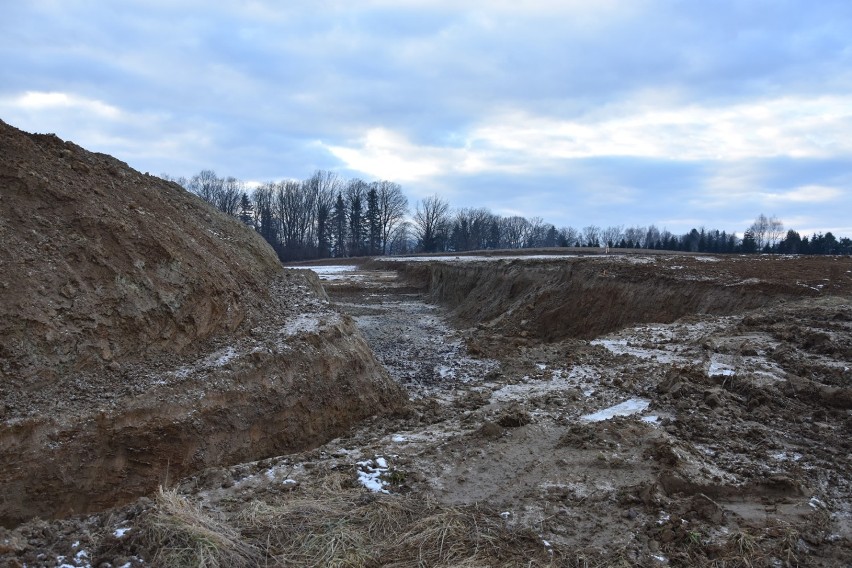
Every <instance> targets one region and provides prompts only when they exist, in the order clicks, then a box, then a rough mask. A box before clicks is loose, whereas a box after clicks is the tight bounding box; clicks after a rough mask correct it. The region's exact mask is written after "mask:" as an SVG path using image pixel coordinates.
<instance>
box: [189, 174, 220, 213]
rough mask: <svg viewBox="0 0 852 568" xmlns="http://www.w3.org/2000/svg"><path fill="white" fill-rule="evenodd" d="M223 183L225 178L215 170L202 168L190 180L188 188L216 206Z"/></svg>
mask: <svg viewBox="0 0 852 568" xmlns="http://www.w3.org/2000/svg"><path fill="white" fill-rule="evenodd" d="M223 184H224V180H223V179H222V178H220V177H218V176H217V175H216V172H214V171H213V170H201V171H200V172H199V173H197V174H195V175H194V176H192V178H191V179H190V180H189V187H188V188H187V189H189V191H191V192H192V193H194V194H195V195H197V196H199V197H200V198H201V199H203V200H204V201H206V202H207V203H209V204H211V205H213V206H214V207H215V205H216V198H217V196H218V195H219V193H220V192H221V191H222V185H223Z"/></svg>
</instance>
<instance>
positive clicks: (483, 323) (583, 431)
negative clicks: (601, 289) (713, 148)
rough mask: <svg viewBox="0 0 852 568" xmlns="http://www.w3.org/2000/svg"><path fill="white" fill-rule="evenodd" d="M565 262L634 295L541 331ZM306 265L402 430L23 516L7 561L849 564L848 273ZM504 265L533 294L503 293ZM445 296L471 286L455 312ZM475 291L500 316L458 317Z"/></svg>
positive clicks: (845, 264) (759, 266)
mask: <svg viewBox="0 0 852 568" xmlns="http://www.w3.org/2000/svg"><path fill="white" fill-rule="evenodd" d="M566 263H567V265H571V267H570V271H571V274H573V275H575V276H577V275H580V274H584V275H586V276H587V277H589V275H597V276H594V277H595V278H605V279H607V280H606V281H607V282H610V281H612V279H613V278H615V280H616V281H620V282H623V283H626V284H625V285H629V286H628V288H618V287H617V286H613V287H611V288H609V289H608V294H610V297H611V298H614V299H617V300H618V302H617V304H616V305H618V306H620V310H621V311H622V312H624V314H626V315H622V316H621V320H619V321H617V322H616V323H614V324H611V325H612V327H613V328H614V329H610V330H608V331H605V332H601V333H599V334H597V335H595V336H594V337H587V336H586V334H585V333H580V332H575V331H572V328H571V327H570V326H566V327H565V330H564V331H563V332H561V333H560V334H558V335H554V334H553V333H551V332H548V330H547V329H541V326H542V325H543V323H546V322H547V321H549V320H547V318H546V317H545V318H543V316H542V314H550V313H551V312H552V311H553V310H554V309H555V308H554V306H556V305H564V304H566V303H570V302H568V300H567V299H566V298H565V297H564V296H562V299H561V300H559V301H557V300H555V299H554V298H558V297H559V289H557V288H554V286H553V285H552V282H551V280H550V279H551V278H556V280H554V281H560V280H559V278H563V277H564V271H565V270H566V269H567V268H566ZM317 271H318V272H319V273H320V277H321V279H322V280H323V283H324V285H325V289H326V291H327V292H328V294H329V297H330V298H331V300H332V301H333V302H334V303H336V304H337V305H338V307H339V308H340V309H342V310H343V311H344V312H346V313H347V314H349V315H350V316H351V317H352V318H353V319H354V322H355V323H356V325H357V327H358V328H359V330H360V332H361V333H362V334H363V335H364V336H365V337H366V339H367V341H368V343H369V345H370V347H371V348H372V349H373V351H374V352H375V354H376V356H377V358H378V359H379V360H380V361H381V362H382V363H383V365H384V366H385V368H386V369H387V371H388V372H389V373H390V376H391V377H392V378H393V379H395V380H396V382H398V383H399V384H400V385H402V386H403V387H404V388H405V389H406V390H407V392H408V393H409V397H410V399H411V403H410V405H409V409H408V410H407V411H403V412H401V413H399V414H397V415H394V416H383V417H375V418H372V419H369V420H367V421H366V422H362V423H361V424H360V425H359V426H357V427H355V428H354V429H351V430H349V431H348V432H347V433H346V434H345V435H344V436H342V437H340V438H337V439H335V440H332V441H331V442H329V443H326V444H324V445H321V446H319V447H317V448H315V449H312V450H310V451H306V452H302V453H293V454H285V455H280V456H277V457H274V458H269V459H265V460H261V461H255V462H248V463H244V464H241V465H238V466H234V467H230V468H213V469H208V470H205V471H204V472H202V473H201V474H198V475H194V476H191V477H186V478H184V479H182V480H180V481H175V482H173V483H171V484H170V485H168V486H166V487H165V488H164V489H162V490H161V491H160V492H159V493H156V494H154V495H151V496H150V498H148V497H146V498H142V499H140V500H138V501H136V502H135V503H133V504H131V505H128V506H124V507H121V508H116V509H113V510H111V511H108V512H106V513H101V514H96V515H92V516H87V517H72V518H68V519H64V520H59V521H40V520H34V521H30V522H28V523H26V524H24V525H21V526H19V527H17V528H16V529H14V530H11V531H5V532H4V533H3V534H2V535H0V558H2V561H5V562H6V563H8V564H9V565H23V564H26V565H28V566H56V565H59V564H61V563H64V564H65V565H70V566H87V565H91V566H143V565H150V564H152V563H153V564H155V565H157V564H159V565H217V563H218V565H244V566H251V565H306V566H307V565H338V566H380V565H394V566H459V565H466V566H528V565H532V566H549V565H550V566H666V565H671V566H848V565H850V563H852V473H850V472H852V446H850V441H849V440H850V434H851V433H852V414H850V411H852V395H851V394H850V393H851V392H852V391H850V380H852V371H850V362H852V347H850V345H852V303H850V290H852V261H850V259H848V258H826V259H797V258H780V259H778V258H776V259H770V258H768V257H752V258H744V257H735V258H724V257H700V258H699V257H682V256H655V257H648V256H618V257H616V258H574V259H570V258H568V259H563V260H555V259H554V260H547V261H543V260H529V259H514V260H500V259H495V258H491V259H488V260H481V261H464V262H462V261H458V262H453V261H432V262H431V263H427V264H423V263H416V266H415V263H408V264H396V265H390V264H386V265H383V269H375V267H374V269H372V270H356V269H355V267H352V266H349V267H318V268H317ZM472 272H475V273H476V274H478V276H477V277H475V278H474V277H472V276H471V273H472ZM517 272H523V273H524V274H527V275H529V274H538V276H536V277H535V278H532V277H530V278H529V279H528V280H529V281H528V282H527V284H524V285H519V284H515V285H514V287H513V285H512V282H509V283H508V284H507V283H506V282H504V280H502V278H504V277H509V276H511V275H512V274H513V273H517ZM399 274H402V275H403V277H402V278H400V277H399ZM560 274H561V275H562V276H558V277H556V276H554V275H560ZM501 275H502V276H501ZM613 275H614V276H613ZM514 281H515V282H518V281H519V279H517V278H516V279H515V280H514ZM561 281H562V282H563V284H564V282H565V280H564V278H563V280H561ZM449 282H456V283H459V282H467V284H466V286H468V288H467V292H466V293H461V292H459V291H458V290H457V291H456V292H453V293H449V292H448V291H447V290H448V288H447V287H448V286H451V285H450V284H449ZM643 283H644V284H643ZM690 283H694V284H695V286H697V287H698V289H705V288H702V287H706V290H707V292H706V294H704V295H703V296H702V295H701V294H699V293H698V292H695V293H694V297H692V296H688V295H687V296H685V297H686V298H687V301H686V304H687V305H686V307H678V306H677V305H673V304H672V303H674V302H676V301H677V300H676V298H677V295H676V294H670V293H669V291H671V290H672V289H676V290H686V289H692V288H689V286H691V285H690ZM643 285H644V287H645V288H644V290H645V292H646V293H656V294H657V298H660V297H666V298H668V302H669V304H670V305H660V310H659V317H658V318H654V317H653V314H651V315H647V314H648V313H649V312H648V311H647V310H646V308H645V304H644V303H643V302H641V301H640V300H639V298H638V297H636V298H634V299H632V300H631V299H630V298H632V297H633V296H636V295H641V293H642V289H643V288H642V286H643ZM489 287H490V290H491V292H490V300H489V301H490V302H491V304H489V305H487V306H482V305H480V306H479V308H476V309H474V308H473V307H472V305H471V303H470V302H471V301H472V299H476V301H477V302H480V303H481V302H482V300H481V299H478V298H481V297H486V296H487V295H488V294H487V290H488V289H489ZM504 288H505V289H504ZM513 288H514V289H513ZM726 289H727V290H728V292H727V293H721V292H719V290H726ZM619 290H620V291H619ZM711 291H713V292H712V293H711ZM576 293H580V292H576ZM590 294H591V293H590ZM666 294H668V295H666ZM595 298H596V297H595V296H594V295H593V294H592V295H590V296H589V297H588V300H589V302H590V303H592V304H594V302H596V301H598V300H596V299H595ZM702 298H703V299H702ZM581 299H582V298H581ZM429 300H431V301H429ZM492 304H493V305H492ZM566 309H567V308H566ZM571 309H574V308H571ZM631 310H633V311H631ZM499 314H502V315H499ZM548 317H549V316H548ZM601 317H602V318H604V319H607V320H608V321H616V319H618V318H613V317H612V316H610V315H607V314H601ZM630 319H632V320H634V321H627V320H630ZM60 558H61V560H60ZM205 559H206V560H205Z"/></svg>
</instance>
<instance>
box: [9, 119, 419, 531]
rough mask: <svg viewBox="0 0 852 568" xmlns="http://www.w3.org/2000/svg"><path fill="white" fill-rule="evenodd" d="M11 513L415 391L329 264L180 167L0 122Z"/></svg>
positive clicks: (108, 496)
mask: <svg viewBox="0 0 852 568" xmlns="http://www.w3.org/2000/svg"><path fill="white" fill-rule="evenodd" d="M0 240H2V242H3V247H2V248H0V291H2V296H0V298H2V301H0V421H2V422H0V524H5V525H12V524H15V523H17V522H19V521H21V520H23V519H27V518H29V517H32V516H34V515H38V516H42V517H50V516H61V515H66V514H70V513H81V512H87V511H93V510H100V509H104V508H106V507H109V506H112V505H114V504H116V503H120V502H126V501H128V500H130V499H132V498H134V497H136V496H138V495H142V494H145V493H148V492H150V491H152V490H153V489H155V488H156V486H157V484H158V483H161V482H164V481H165V480H167V479H174V478H179V477H181V476H183V475H186V474H188V473H191V472H193V471H197V470H199V469H201V468H204V467H210V466H214V465H229V464H233V463H238V462H241V461H247V460H252V459H258V458H261V457H265V456H268V455H273V454H279V453H281V452H284V451H294V450H297V449H305V448H308V447H312V446H314V445H316V444H318V443H321V442H322V441H325V440H327V439H329V438H330V437H333V436H334V435H338V434H339V433H341V432H342V431H344V430H345V429H346V428H347V427H348V426H349V425H351V424H352V423H353V422H355V421H357V420H359V419H361V418H363V417H365V416H369V415H372V414H375V413H381V412H388V411H394V410H396V409H398V408H400V406H401V405H402V404H403V402H402V401H403V395H402V392H401V391H400V389H399V388H398V387H396V386H395V385H394V384H393V383H391V382H390V380H389V378H388V376H387V373H386V372H385V371H384V369H383V368H382V367H381V366H380V365H378V363H377V362H376V361H375V359H374V357H373V354H372V352H371V351H370V349H369V348H368V347H367V345H366V344H365V342H364V340H363V338H361V336H360V334H358V333H357V331H356V330H355V329H354V326H353V325H352V322H351V319H349V318H348V317H345V316H343V315H341V314H340V313H339V312H338V311H337V310H336V309H334V308H333V307H332V306H330V304H329V302H328V300H327V298H326V297H325V293H324V292H323V290H322V287H321V286H320V284H319V282H318V281H317V280H316V278H312V277H310V276H308V275H306V274H304V273H292V272H289V271H286V270H284V269H283V268H282V267H281V266H280V264H279V262H278V260H277V258H276V256H275V254H274V252H273V251H272V250H271V249H270V248H269V247H268V246H267V245H266V243H265V242H264V241H263V240H262V239H261V238H260V237H259V236H258V235H256V234H255V233H254V232H253V231H252V230H250V229H249V228H247V227H245V226H244V225H242V224H241V223H239V222H237V221H235V220H234V219H232V218H230V217H228V216H225V215H222V214H220V213H219V212H217V211H215V210H213V209H212V208H210V207H208V206H207V205H206V204H205V203H203V202H202V201H201V200H200V199H198V198H197V197H195V196H192V195H190V194H188V193H187V192H185V191H184V190H183V189H181V188H180V187H178V186H177V185H175V184H171V183H168V182H165V181H163V180H160V179H158V178H156V177H152V176H148V175H147V174H146V175H143V174H140V173H139V172H136V171H134V170H132V169H131V168H129V167H128V166H127V165H126V164H124V163H122V162H120V161H118V160H116V159H114V158H112V157H110V156H105V155H102V154H94V153H91V152H87V151H85V150H83V149H82V148H80V147H78V146H76V145H74V144H71V143H69V142H63V141H61V140H60V139H58V138H57V137H56V136H53V135H34V134H26V133H24V132H21V131H19V130H17V129H15V128H12V127H10V126H8V125H6V124H5V123H2V122H0Z"/></svg>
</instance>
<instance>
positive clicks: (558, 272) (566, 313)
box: [381, 256, 849, 341]
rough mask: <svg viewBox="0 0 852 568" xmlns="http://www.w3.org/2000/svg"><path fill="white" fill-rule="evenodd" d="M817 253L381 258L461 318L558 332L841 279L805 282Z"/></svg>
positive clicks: (740, 302)
mask: <svg viewBox="0 0 852 568" xmlns="http://www.w3.org/2000/svg"><path fill="white" fill-rule="evenodd" d="M825 262H831V259H828V260H826V259H814V260H810V259H800V261H799V262H797V263H790V262H785V261H784V259H773V258H757V257H751V258H742V259H739V258H727V259H725V261H724V262H721V263H718V264H719V266H720V268H719V269H716V265H717V259H716V258H715V257H687V256H678V257H665V256H644V257H643V256H614V257H605V256H586V257H573V258H570V257H563V258H559V259H545V260H530V259H518V260H511V259H500V260H492V261H484V260H480V261H478V262H472V261H464V260H461V259H460V260H458V261H443V262H441V261H434V262H422V261H396V262H385V263H381V264H383V265H384V266H386V267H390V268H394V269H396V270H397V271H398V272H399V274H400V276H401V277H402V278H403V279H405V280H406V281H408V282H410V283H416V284H419V285H420V286H421V287H423V288H424V289H425V290H427V291H428V293H429V295H430V297H431V298H432V299H433V300H434V301H436V302H439V303H441V304H443V305H446V306H447V307H449V308H450V309H451V310H452V314H453V316H454V317H456V318H457V319H458V320H459V321H460V322H461V323H463V324H465V325H478V326H479V327H480V328H484V329H493V330H494V331H495V332H499V333H500V334H501V335H504V336H509V337H516V338H520V339H524V338H530V339H537V340H545V341H558V340H563V339H571V338H576V339H592V338H594V337H597V336H599V335H602V334H605V333H609V332H612V331H615V330H618V329H622V328H624V327H625V326H628V325H632V324H637V323H646V322H657V323H669V322H673V321H675V320H677V319H678V318H681V317H683V316H685V315H689V314H714V315H726V314H733V313H741V312H743V311H745V310H749V309H754V308H758V307H762V306H765V305H767V304H769V303H773V302H778V301H784V300H785V299H792V298H797V297H806V296H812V295H815V294H816V293H817V291H818V290H823V291H831V290H833V289H834V288H837V290H841V289H846V288H849V282H848V280H849V278H848V275H846V274H841V273H838V274H837V275H836V276H837V277H836V278H835V279H832V280H829V281H823V280H819V281H818V282H817V281H814V282H811V280H813V279H814V275H816V274H820V275H821V274H824V273H825V270H824V267H822V266H820V267H817V266H815V264H824V263H825ZM791 271H792V272H791ZM844 276H845V277H846V278H844Z"/></svg>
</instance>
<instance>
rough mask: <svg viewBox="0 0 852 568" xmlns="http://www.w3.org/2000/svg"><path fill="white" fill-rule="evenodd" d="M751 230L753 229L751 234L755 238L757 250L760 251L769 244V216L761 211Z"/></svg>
mask: <svg viewBox="0 0 852 568" xmlns="http://www.w3.org/2000/svg"><path fill="white" fill-rule="evenodd" d="M749 230H750V231H751V236H752V237H753V239H754V243H755V245H756V246H757V250H758V251H760V250H761V249H763V247H764V246H766V244H767V237H768V233H769V218H768V217H767V216H766V215H764V214H763V213H761V214H760V215H758V216H757V219H755V220H754V223H752V224H751V227H749Z"/></svg>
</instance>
